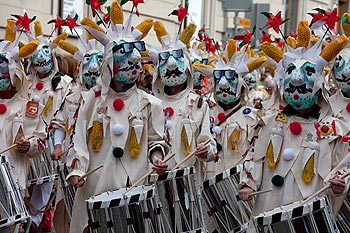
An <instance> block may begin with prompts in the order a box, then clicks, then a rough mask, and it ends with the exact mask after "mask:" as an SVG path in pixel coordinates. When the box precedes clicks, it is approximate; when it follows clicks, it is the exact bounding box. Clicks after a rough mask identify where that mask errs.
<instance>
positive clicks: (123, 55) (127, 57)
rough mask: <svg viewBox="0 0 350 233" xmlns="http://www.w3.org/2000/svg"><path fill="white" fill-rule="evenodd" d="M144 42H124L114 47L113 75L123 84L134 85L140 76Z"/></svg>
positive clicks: (144, 48)
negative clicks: (141, 52) (141, 53)
mask: <svg viewBox="0 0 350 233" xmlns="http://www.w3.org/2000/svg"><path fill="white" fill-rule="evenodd" d="M145 50H146V47H145V43H144V42H143V41H135V42H124V41H123V42H122V43H121V44H119V45H115V46H114V47H113V75H114V79H115V80H117V81H118V82H120V83H122V84H132V83H134V82H135V81H136V79H137V78H138V77H139V76H140V73H141V71H142V69H141V67H142V66H141V55H140V51H145Z"/></svg>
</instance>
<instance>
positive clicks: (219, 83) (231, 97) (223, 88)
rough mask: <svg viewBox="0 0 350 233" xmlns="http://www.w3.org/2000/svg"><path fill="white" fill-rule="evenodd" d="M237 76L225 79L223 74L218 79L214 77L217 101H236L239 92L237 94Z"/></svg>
mask: <svg viewBox="0 0 350 233" xmlns="http://www.w3.org/2000/svg"><path fill="white" fill-rule="evenodd" d="M237 87H238V76H235V77H233V79H230V80H227V79H226V77H225V76H222V77H221V78H220V79H219V80H217V79H216V82H215V91H216V96H217V99H218V101H219V102H221V103H223V104H232V103H234V102H237V100H238V99H239V98H240V94H237Z"/></svg>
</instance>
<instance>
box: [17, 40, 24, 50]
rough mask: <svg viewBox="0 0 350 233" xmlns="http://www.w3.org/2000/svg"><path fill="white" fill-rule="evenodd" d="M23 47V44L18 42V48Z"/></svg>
mask: <svg viewBox="0 0 350 233" xmlns="http://www.w3.org/2000/svg"><path fill="white" fill-rule="evenodd" d="M23 46H24V44H23V43H22V42H21V41H20V42H19V43H18V48H19V49H21V48H22V47H23Z"/></svg>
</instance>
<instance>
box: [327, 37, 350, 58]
mask: <svg viewBox="0 0 350 233" xmlns="http://www.w3.org/2000/svg"><path fill="white" fill-rule="evenodd" d="M348 42H349V39H348V37H347V36H346V35H344V34H343V35H341V36H340V37H338V38H337V39H335V40H333V41H332V42H331V43H329V44H328V45H327V46H326V47H325V48H324V49H323V50H322V52H321V54H320V56H321V57H322V58H323V59H325V60H326V61H327V62H330V61H331V60H332V59H333V58H334V57H335V56H336V55H337V54H338V53H339V52H340V51H341V50H342V49H343V48H344V47H345V46H346V44H347V43H348Z"/></svg>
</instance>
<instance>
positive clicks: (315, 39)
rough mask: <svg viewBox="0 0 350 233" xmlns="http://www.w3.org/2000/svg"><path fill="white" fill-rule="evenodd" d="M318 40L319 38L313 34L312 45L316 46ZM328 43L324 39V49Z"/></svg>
mask: <svg viewBox="0 0 350 233" xmlns="http://www.w3.org/2000/svg"><path fill="white" fill-rule="evenodd" d="M318 40H319V38H317V37H314V36H311V39H310V45H311V46H314V45H315V44H316V43H317V41H318ZM327 45H328V43H327V41H325V40H323V41H322V49H324V48H325V47H326V46H327Z"/></svg>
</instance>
